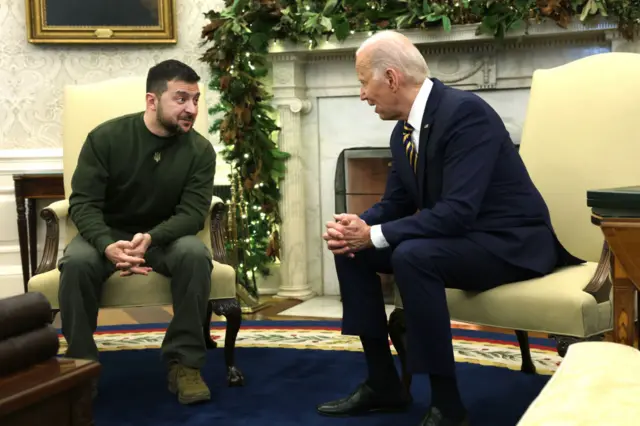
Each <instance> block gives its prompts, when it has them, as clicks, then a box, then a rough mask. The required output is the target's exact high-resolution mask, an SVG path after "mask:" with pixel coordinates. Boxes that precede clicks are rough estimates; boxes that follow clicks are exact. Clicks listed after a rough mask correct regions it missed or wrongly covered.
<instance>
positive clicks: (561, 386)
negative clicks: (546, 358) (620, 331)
mask: <svg viewBox="0 0 640 426" xmlns="http://www.w3.org/2000/svg"><path fill="white" fill-rule="evenodd" d="M639 392H640V352H638V350H637V349H636V348H634V347H632V346H626V345H622V344H619V343H612V342H580V343H575V344H573V345H571V346H569V349H568V351H567V354H566V355H565V357H564V359H563V360H562V363H561V364H560V366H559V367H558V369H557V370H556V372H555V373H554V374H553V376H552V377H551V379H550V380H549V381H548V382H547V384H546V385H545V387H544V388H543V389H542V392H540V394H539V395H538V396H537V397H536V399H535V400H534V401H533V403H532V404H531V405H529V407H528V408H527V411H526V412H525V413H524V416H522V418H521V419H520V421H519V422H518V426H539V425H563V426H574V425H575V426H578V425H616V426H625V425H629V426H630V425H637V424H638V423H639V421H638V418H639V417H640V405H639V404H638V393H639Z"/></svg>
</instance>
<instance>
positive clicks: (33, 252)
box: [27, 198, 38, 276]
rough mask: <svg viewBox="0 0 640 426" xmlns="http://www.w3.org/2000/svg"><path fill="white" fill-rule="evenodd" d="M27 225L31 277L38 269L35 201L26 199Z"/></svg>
mask: <svg viewBox="0 0 640 426" xmlns="http://www.w3.org/2000/svg"><path fill="white" fill-rule="evenodd" d="M27 225H28V227H29V255H30V257H31V276H34V275H35V274H36V268H37V267H38V265H37V262H38V222H37V221H36V200H35V199H34V198H28V199H27Z"/></svg>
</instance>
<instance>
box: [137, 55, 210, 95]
mask: <svg viewBox="0 0 640 426" xmlns="http://www.w3.org/2000/svg"><path fill="white" fill-rule="evenodd" d="M173 80H178V81H184V82H185V83H197V82H199V81H200V76H199V75H198V74H197V73H196V72H195V71H194V70H193V68H191V67H190V66H189V65H187V64H185V63H182V62H180V61H178V60H175V59H168V60H166V61H162V62H160V63H158V64H156V65H154V66H153V67H151V68H150V69H149V73H148V74H147V93H155V94H156V95H158V96H160V95H162V94H163V93H164V91H165V90H167V83H168V82H169V81H173Z"/></svg>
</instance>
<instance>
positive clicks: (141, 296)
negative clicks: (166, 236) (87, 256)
mask: <svg viewBox="0 0 640 426" xmlns="http://www.w3.org/2000/svg"><path fill="white" fill-rule="evenodd" d="M235 274H236V273H235V269H233V267H231V266H229V265H225V264H222V263H218V262H216V261H214V262H213V272H212V274H211V293H210V299H211V300H215V299H232V298H235V297H236V275H235ZM59 282H60V271H58V269H57V268H56V269H54V270H52V271H49V272H45V273H43V274H38V275H35V276H33V277H32V278H31V279H30V280H29V291H30V292H40V293H43V294H44V295H45V297H46V298H47V299H48V300H49V303H51V307H52V308H53V309H58V308H59V304H58V287H59ZM170 304H171V281H170V280H169V278H167V277H165V276H164V275H160V274H158V273H156V272H151V273H149V275H148V276H144V275H132V276H129V277H121V276H120V273H119V272H114V274H113V275H111V276H110V277H109V278H108V279H107V282H106V283H105V285H104V286H103V287H102V297H101V300H100V306H101V307H103V308H108V307H120V308H125V307H137V306H154V305H170Z"/></svg>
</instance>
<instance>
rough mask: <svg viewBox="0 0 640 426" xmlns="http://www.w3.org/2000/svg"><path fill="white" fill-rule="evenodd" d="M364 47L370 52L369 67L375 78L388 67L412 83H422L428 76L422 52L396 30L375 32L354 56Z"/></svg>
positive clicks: (427, 68)
mask: <svg viewBox="0 0 640 426" xmlns="http://www.w3.org/2000/svg"><path fill="white" fill-rule="evenodd" d="M365 48H366V49H367V50H369V51H370V52H371V57H370V58H371V69H372V71H373V78H375V79H379V78H382V75H383V74H384V72H385V71H386V70H387V69H389V68H393V69H395V70H397V71H398V72H400V73H402V74H403V75H404V76H405V77H406V78H407V80H409V81H410V82H411V83H413V84H422V83H423V82H424V80H425V79H426V78H428V77H429V76H430V73H429V67H428V66H427V61H425V59H424V56H422V53H420V51H419V50H418V48H417V47H416V46H415V45H414V44H413V43H411V41H410V40H409V39H408V38H407V37H405V36H404V35H402V34H400V33H398V32H396V31H391V30H387V31H381V32H377V33H375V34H374V35H372V36H371V37H369V38H368V39H366V40H365V41H364V42H363V43H362V44H361V45H360V47H359V48H358V50H357V51H356V56H357V55H358V54H360V53H361V52H362V50H363V49H365Z"/></svg>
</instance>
